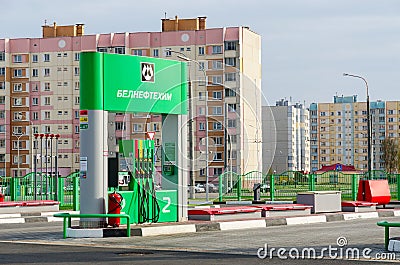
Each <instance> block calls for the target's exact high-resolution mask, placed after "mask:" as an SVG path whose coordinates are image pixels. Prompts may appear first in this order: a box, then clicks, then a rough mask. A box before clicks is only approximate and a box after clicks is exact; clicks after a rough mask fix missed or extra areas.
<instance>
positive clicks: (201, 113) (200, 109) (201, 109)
mask: <svg viewBox="0 0 400 265" xmlns="http://www.w3.org/2000/svg"><path fill="white" fill-rule="evenodd" d="M205 110H206V108H205V107H199V115H204V114H205V112H206V111H205Z"/></svg>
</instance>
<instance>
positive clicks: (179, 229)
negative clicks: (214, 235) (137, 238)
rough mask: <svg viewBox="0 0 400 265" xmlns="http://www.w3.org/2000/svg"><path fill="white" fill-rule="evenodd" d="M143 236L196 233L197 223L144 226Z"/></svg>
mask: <svg viewBox="0 0 400 265" xmlns="http://www.w3.org/2000/svg"><path fill="white" fill-rule="evenodd" d="M141 230H142V236H158V235H172V234H184V233H195V232H196V225H194V224H190V225H170V226H152V227H142V228H141Z"/></svg>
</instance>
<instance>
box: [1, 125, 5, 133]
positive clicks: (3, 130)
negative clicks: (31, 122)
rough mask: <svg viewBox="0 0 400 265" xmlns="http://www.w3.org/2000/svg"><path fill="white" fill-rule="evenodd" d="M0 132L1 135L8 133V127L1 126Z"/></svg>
mask: <svg viewBox="0 0 400 265" xmlns="http://www.w3.org/2000/svg"><path fill="white" fill-rule="evenodd" d="M0 132H1V133H4V132H6V126H5V125H0Z"/></svg>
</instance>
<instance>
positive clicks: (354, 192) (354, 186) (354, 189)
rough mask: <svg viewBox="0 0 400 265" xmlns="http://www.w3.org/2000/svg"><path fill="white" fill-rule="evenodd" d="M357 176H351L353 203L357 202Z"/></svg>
mask: <svg viewBox="0 0 400 265" xmlns="http://www.w3.org/2000/svg"><path fill="white" fill-rule="evenodd" d="M357 183H358V181H357V175H356V174H353V175H351V199H352V200H353V201H356V200H357V192H358V191H357Z"/></svg>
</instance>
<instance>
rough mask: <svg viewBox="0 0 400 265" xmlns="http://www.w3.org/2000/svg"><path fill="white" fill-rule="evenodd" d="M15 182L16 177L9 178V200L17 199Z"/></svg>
mask: <svg viewBox="0 0 400 265" xmlns="http://www.w3.org/2000/svg"><path fill="white" fill-rule="evenodd" d="M17 183H18V178H11V181H10V184H11V191H10V195H11V196H10V197H11V198H10V199H11V201H16V200H17Z"/></svg>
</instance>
